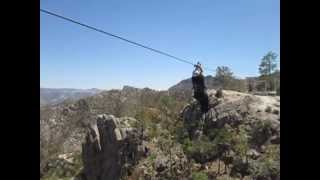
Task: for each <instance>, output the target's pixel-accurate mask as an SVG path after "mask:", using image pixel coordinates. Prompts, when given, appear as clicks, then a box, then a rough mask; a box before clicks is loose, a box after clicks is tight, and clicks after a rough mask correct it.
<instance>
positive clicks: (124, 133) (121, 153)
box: [82, 114, 144, 180]
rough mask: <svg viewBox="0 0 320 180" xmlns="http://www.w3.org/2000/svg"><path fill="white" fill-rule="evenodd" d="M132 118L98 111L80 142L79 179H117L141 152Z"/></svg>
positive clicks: (139, 139) (136, 159) (128, 168)
mask: <svg viewBox="0 0 320 180" xmlns="http://www.w3.org/2000/svg"><path fill="white" fill-rule="evenodd" d="M134 121H136V120H135V119H134V118H127V117H122V118H116V117H114V116H113V115H105V114H103V115H99V116H98V117H97V124H96V125H92V126H89V127H88V132H87V136H86V140H85V142H84V143H83V145H82V159H83V164H84V168H83V172H82V176H83V178H82V179H83V180H100V179H115V180H116V179H120V178H121V177H122V176H123V175H124V174H128V173H130V169H131V167H133V166H134V165H136V164H137V162H138V161H139V159H140V158H141V157H142V155H143V153H144V152H143V150H144V148H141V146H142V145H143V143H142V140H141V137H142V136H141V135H142V134H141V132H139V131H138V130H137V129H135V128H132V127H131V126H130V122H131V123H132V122H134Z"/></svg>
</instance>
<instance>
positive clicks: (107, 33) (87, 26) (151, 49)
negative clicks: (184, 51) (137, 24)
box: [40, 8, 214, 71]
mask: <svg viewBox="0 0 320 180" xmlns="http://www.w3.org/2000/svg"><path fill="white" fill-rule="evenodd" d="M40 11H41V12H43V13H46V14H49V15H52V16H55V17H58V18H60V19H63V20H66V21H69V22H72V23H75V24H78V25H80V26H83V27H86V28H89V29H91V30H94V31H97V32H100V33H102V34H105V35H108V36H112V37H114V38H118V39H120V40H123V41H126V42H128V43H131V44H134V45H136V46H139V47H142V48H145V49H148V50H150V51H153V52H156V53H158V54H162V55H164V56H167V57H170V58H173V59H175V60H178V61H180V62H184V63H187V64H191V65H195V64H193V63H192V62H190V61H187V60H185V59H182V58H178V57H176V56H173V55H171V54H168V53H165V52H163V51H160V50H157V49H154V48H151V47H148V46H146V45H143V44H140V43H137V42H134V41H131V40H128V39H126V38H123V37H120V36H117V35H115V34H112V33H109V32H106V31H104V30H101V29H98V28H95V27H93V26H89V25H86V24H83V23H81V22H78V21H76V20H73V19H70V18H67V17H64V16H61V15H58V14H56V13H53V12H50V11H47V10H44V9H41V8H40ZM203 68H204V69H206V70H209V71H214V70H211V69H209V68H205V67H203Z"/></svg>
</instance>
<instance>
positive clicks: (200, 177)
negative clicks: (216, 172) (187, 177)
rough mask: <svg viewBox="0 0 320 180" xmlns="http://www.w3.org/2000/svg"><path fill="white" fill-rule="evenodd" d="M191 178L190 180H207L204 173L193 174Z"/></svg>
mask: <svg viewBox="0 0 320 180" xmlns="http://www.w3.org/2000/svg"><path fill="white" fill-rule="evenodd" d="M191 177H192V180H208V175H207V174H206V173H204V172H193V173H192V174H191Z"/></svg>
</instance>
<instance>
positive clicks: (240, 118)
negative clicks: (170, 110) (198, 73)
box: [180, 89, 280, 145]
mask: <svg viewBox="0 0 320 180" xmlns="http://www.w3.org/2000/svg"><path fill="white" fill-rule="evenodd" d="M207 93H208V96H209V110H208V112H207V113H202V112H201V109H200V104H199V103H198V102H197V101H195V100H194V101H192V102H191V103H190V104H188V105H187V106H186V107H185V108H184V109H183V110H182V112H181V113H180V116H181V118H182V120H183V123H184V127H185V129H186V131H187V132H188V133H189V136H190V138H191V139H198V138H199V137H198V136H199V135H201V134H207V133H208V132H209V131H210V130H212V129H221V128H223V127H225V125H228V126H230V127H232V128H237V127H238V126H239V125H246V126H247V128H248V129H249V130H250V131H251V130H252V131H254V128H257V127H259V126H260V127H264V128H262V129H261V130H258V131H257V132H256V134H255V136H257V137H258V138H255V137H254V138H255V139H261V141H260V142H257V143H258V144H259V145H262V144H264V143H265V142H267V141H269V140H270V139H272V143H278V142H280V121H279V120H280V113H273V112H274V111H278V112H280V97H278V96H256V95H251V94H246V93H240V92H236V91H229V90H223V91H222V93H223V94H222V95H221V92H218V93H219V96H217V95H216V94H217V91H216V90H213V89H212V90H208V91H207ZM266 109H269V110H270V109H271V111H269V110H267V111H266ZM258 122H262V123H258ZM261 124H262V126H261ZM199 131H201V132H202V133H199ZM260 131H261V132H260ZM262 141H263V142H262ZM260 143H262V144H260Z"/></svg>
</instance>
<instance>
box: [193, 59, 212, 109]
mask: <svg viewBox="0 0 320 180" xmlns="http://www.w3.org/2000/svg"><path fill="white" fill-rule="evenodd" d="M194 67H195V70H194V71H193V73H192V85H193V92H194V93H193V97H194V98H195V99H196V100H197V101H198V102H199V103H200V105H201V111H202V112H203V113H205V112H207V111H208V105H209V99H208V94H207V92H206V86H205V82H204V76H203V74H202V73H203V69H202V67H201V64H200V62H197V64H196V65H194Z"/></svg>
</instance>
